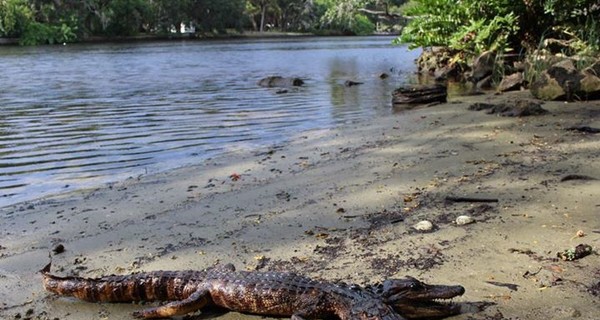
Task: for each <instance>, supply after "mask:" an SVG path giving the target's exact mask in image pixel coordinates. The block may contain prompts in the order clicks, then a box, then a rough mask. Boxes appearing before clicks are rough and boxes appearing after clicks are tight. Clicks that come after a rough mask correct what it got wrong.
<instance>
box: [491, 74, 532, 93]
mask: <svg viewBox="0 0 600 320" xmlns="http://www.w3.org/2000/svg"><path fill="white" fill-rule="evenodd" d="M525 85H526V82H525V77H524V76H523V73H522V72H515V73H513V74H511V75H508V76H504V77H503V78H502V81H500V84H499V85H498V89H497V90H498V91H499V92H506V91H513V90H519V89H521V87H524V86H525Z"/></svg>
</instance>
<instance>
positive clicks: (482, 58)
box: [468, 51, 496, 83]
mask: <svg viewBox="0 0 600 320" xmlns="http://www.w3.org/2000/svg"><path fill="white" fill-rule="evenodd" d="M495 64H496V52H494V51H485V52H483V53H482V54H480V55H479V56H477V57H476V58H475V60H473V65H472V66H471V70H472V71H471V74H470V76H469V77H468V80H469V81H471V82H473V83H477V82H479V81H480V80H481V79H483V78H485V77H487V76H489V75H491V74H492V72H493V71H494V65H495Z"/></svg>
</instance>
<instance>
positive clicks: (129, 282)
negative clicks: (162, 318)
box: [40, 263, 185, 302]
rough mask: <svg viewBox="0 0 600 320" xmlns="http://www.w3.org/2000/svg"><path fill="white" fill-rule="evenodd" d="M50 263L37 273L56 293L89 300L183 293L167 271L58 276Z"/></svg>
mask: <svg viewBox="0 0 600 320" xmlns="http://www.w3.org/2000/svg"><path fill="white" fill-rule="evenodd" d="M50 268H51V263H49V264H48V265H46V266H45V267H44V268H43V269H42V270H40V272H41V273H42V276H43V278H44V279H43V285H44V288H45V289H46V290H47V291H49V292H53V293H56V294H58V295H63V296H70V297H75V298H78V299H81V300H84V301H90V302H132V301H156V300H175V299H180V298H181V296H182V295H185V293H183V292H182V291H184V288H182V287H179V286H176V285H175V284H174V283H173V281H172V280H173V278H174V277H173V276H172V275H170V274H169V273H168V272H167V273H166V274H165V273H161V272H151V273H139V274H133V275H127V276H116V275H113V276H106V277H101V278H82V277H59V276H55V275H52V274H50Z"/></svg>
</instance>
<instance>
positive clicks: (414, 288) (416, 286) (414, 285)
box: [408, 282, 422, 290]
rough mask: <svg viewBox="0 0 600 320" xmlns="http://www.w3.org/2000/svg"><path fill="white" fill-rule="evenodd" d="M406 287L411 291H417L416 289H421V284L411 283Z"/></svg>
mask: <svg viewBox="0 0 600 320" xmlns="http://www.w3.org/2000/svg"><path fill="white" fill-rule="evenodd" d="M408 287H409V288H410V289H411V290H418V289H421V288H422V286H421V284H420V283H418V282H413V283H411V284H410V285H409V286H408Z"/></svg>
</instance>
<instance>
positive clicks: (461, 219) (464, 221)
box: [456, 216, 475, 226]
mask: <svg viewBox="0 0 600 320" xmlns="http://www.w3.org/2000/svg"><path fill="white" fill-rule="evenodd" d="M473 222H475V219H473V218H471V217H469V216H458V217H457V218H456V224H457V225H459V226H462V225H465V224H469V223H473Z"/></svg>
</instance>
